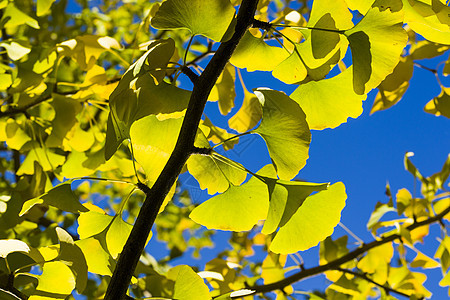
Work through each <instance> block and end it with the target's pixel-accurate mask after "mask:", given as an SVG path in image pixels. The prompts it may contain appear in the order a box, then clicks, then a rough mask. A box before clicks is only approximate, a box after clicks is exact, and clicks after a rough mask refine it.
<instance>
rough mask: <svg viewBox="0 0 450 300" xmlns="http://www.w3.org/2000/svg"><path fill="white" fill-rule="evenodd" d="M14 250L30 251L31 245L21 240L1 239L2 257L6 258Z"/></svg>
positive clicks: (0, 249) (0, 251) (0, 250)
mask: <svg viewBox="0 0 450 300" xmlns="http://www.w3.org/2000/svg"><path fill="white" fill-rule="evenodd" d="M12 252H25V253H28V252H30V247H29V246H28V245H27V244H26V243H24V242H22V241H19V240H13V239H12V240H0V257H3V258H6V256H8V254H9V253H12Z"/></svg>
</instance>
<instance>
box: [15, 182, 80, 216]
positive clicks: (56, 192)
mask: <svg viewBox="0 0 450 300" xmlns="http://www.w3.org/2000/svg"><path fill="white" fill-rule="evenodd" d="M71 183H72V180H69V181H66V182H63V183H61V184H58V185H57V186H55V187H54V188H52V189H51V190H49V191H48V192H46V193H45V194H43V195H42V196H40V197H37V198H34V199H31V200H28V201H26V202H25V203H24V204H23V207H22V210H21V211H20V213H19V215H20V216H22V215H24V214H25V213H26V212H28V211H29V210H30V209H31V208H32V207H33V206H34V205H36V204H41V203H44V204H47V205H50V206H54V207H56V208H59V209H60V210H63V211H67V212H71V213H79V212H87V211H88V209H87V208H86V207H84V206H83V205H82V204H81V203H80V202H79V200H78V197H76V196H75V194H74V193H73V191H72V187H71Z"/></svg>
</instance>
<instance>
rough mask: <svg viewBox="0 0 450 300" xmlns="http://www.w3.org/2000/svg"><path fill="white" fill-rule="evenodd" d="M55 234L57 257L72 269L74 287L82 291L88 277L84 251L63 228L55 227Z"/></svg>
mask: <svg viewBox="0 0 450 300" xmlns="http://www.w3.org/2000/svg"><path fill="white" fill-rule="evenodd" d="M56 234H57V235H58V239H59V244H60V247H59V249H60V250H59V255H58V259H59V260H61V261H63V262H65V263H66V264H67V266H68V267H69V268H70V269H71V270H72V272H73V273H74V275H75V278H76V289H77V291H78V292H79V293H82V292H83V291H84V289H85V288H86V283H87V279H88V266H87V263H86V259H85V257H84V253H83V251H82V249H81V248H80V247H78V246H77V245H75V244H74V241H73V239H72V237H71V236H70V235H69V234H68V233H67V232H66V231H65V230H64V229H62V228H60V227H57V228H56Z"/></svg>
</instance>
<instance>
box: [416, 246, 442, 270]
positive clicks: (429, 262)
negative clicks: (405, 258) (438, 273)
mask: <svg viewBox="0 0 450 300" xmlns="http://www.w3.org/2000/svg"><path fill="white" fill-rule="evenodd" d="M414 250H415V251H416V253H417V255H416V257H414V259H413V261H412V262H411V267H412V268H423V269H434V268H439V267H440V266H441V264H439V263H438V262H437V261H435V260H434V259H432V258H431V257H429V256H428V255H426V254H424V253H423V252H420V251H419V250H417V249H414Z"/></svg>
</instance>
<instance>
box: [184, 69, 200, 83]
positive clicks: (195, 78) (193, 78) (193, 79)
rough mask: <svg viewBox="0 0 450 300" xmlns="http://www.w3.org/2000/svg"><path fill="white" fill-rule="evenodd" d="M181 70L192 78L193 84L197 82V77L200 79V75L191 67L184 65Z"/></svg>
mask: <svg viewBox="0 0 450 300" xmlns="http://www.w3.org/2000/svg"><path fill="white" fill-rule="evenodd" d="M181 72H183V74H184V75H186V76H187V77H189V79H190V80H191V82H192V83H193V84H195V83H196V82H197V79H198V77H199V76H198V75H197V74H195V73H194V71H192V70H191V69H190V68H189V67H187V66H182V67H181Z"/></svg>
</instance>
